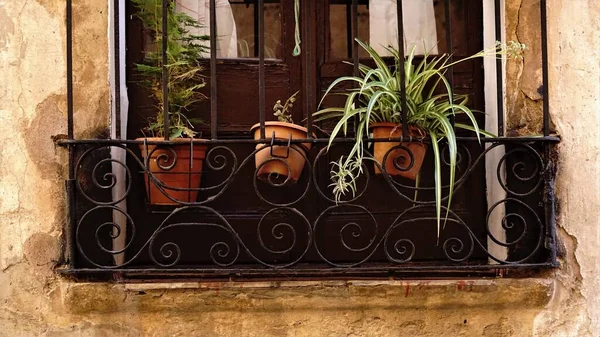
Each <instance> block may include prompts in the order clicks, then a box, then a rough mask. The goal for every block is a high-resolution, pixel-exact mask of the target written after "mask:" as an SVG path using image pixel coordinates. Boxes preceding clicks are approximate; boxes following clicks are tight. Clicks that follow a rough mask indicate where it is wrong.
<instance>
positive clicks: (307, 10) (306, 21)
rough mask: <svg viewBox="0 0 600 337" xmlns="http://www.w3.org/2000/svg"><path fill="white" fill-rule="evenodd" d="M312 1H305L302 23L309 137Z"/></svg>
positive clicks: (309, 133) (310, 115)
mask: <svg viewBox="0 0 600 337" xmlns="http://www.w3.org/2000/svg"><path fill="white" fill-rule="evenodd" d="M310 4H311V2H310V1H304V7H303V8H302V13H303V15H302V18H303V20H302V24H303V28H304V29H303V33H304V37H303V38H302V40H303V41H304V44H303V45H302V51H303V52H304V81H305V82H304V92H303V93H302V97H303V99H304V108H305V109H306V110H305V111H306V129H307V131H308V138H312V136H313V129H314V125H313V116H312V114H313V112H314V107H313V97H312V96H313V86H312V85H313V67H312V66H311V65H312V64H313V62H312V61H311V60H312V57H313V55H312V43H313V41H312V39H309V37H310V36H311V28H312V27H311V25H310V23H311V22H312V21H311V19H312V18H311V14H312V11H311V6H310Z"/></svg>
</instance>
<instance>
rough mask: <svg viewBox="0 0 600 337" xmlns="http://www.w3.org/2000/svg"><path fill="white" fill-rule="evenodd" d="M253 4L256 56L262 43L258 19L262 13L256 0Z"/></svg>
mask: <svg viewBox="0 0 600 337" xmlns="http://www.w3.org/2000/svg"><path fill="white" fill-rule="evenodd" d="M253 6H254V55H253V57H256V56H258V53H259V52H258V45H259V44H260V41H259V37H258V36H259V35H260V33H259V32H258V31H259V28H258V25H259V22H258V20H257V18H258V17H259V16H260V14H259V9H258V7H257V4H256V0H254V5H253ZM248 52H250V51H248ZM248 56H250V55H248Z"/></svg>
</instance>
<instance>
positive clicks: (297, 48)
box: [292, 0, 301, 56]
mask: <svg viewBox="0 0 600 337" xmlns="http://www.w3.org/2000/svg"><path fill="white" fill-rule="evenodd" d="M294 15H295V18H296V32H295V33H294V39H295V40H296V46H295V47H294V52H293V53H292V55H293V56H298V55H300V51H301V49H300V0H296V3H295V4H294Z"/></svg>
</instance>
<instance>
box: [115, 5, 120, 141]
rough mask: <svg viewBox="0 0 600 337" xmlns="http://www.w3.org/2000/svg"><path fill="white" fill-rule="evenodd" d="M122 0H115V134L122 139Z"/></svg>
mask: <svg viewBox="0 0 600 337" xmlns="http://www.w3.org/2000/svg"><path fill="white" fill-rule="evenodd" d="M119 2H120V0H115V1H114V5H113V7H114V25H115V27H114V33H115V34H114V39H115V40H114V48H115V53H114V58H115V63H114V65H115V69H114V71H115V134H116V139H121V24H120V21H121V18H120V7H119V6H120V4H119Z"/></svg>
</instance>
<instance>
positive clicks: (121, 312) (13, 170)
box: [0, 0, 600, 336]
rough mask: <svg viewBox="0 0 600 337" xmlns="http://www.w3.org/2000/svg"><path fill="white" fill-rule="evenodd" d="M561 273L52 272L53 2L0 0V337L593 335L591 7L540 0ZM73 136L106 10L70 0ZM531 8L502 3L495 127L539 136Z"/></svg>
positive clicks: (81, 128) (60, 67) (58, 127)
mask: <svg viewBox="0 0 600 337" xmlns="http://www.w3.org/2000/svg"><path fill="white" fill-rule="evenodd" d="M548 2H549V13H548V14H549V21H550V30H549V38H550V63H551V66H550V83H551V86H550V95H551V97H550V105H551V109H552V120H553V124H554V127H555V129H556V132H557V133H559V134H560V135H561V137H562V142H561V144H560V145H559V146H558V148H557V151H558V156H559V165H558V177H557V197H558V211H559V213H558V214H559V218H558V221H559V235H560V242H561V247H562V252H563V254H562V256H561V262H562V267H561V268H560V269H559V270H556V271H554V272H550V273H547V274H545V275H540V278H538V279H523V280H507V279H498V280H488V281H482V280H480V281H443V282H442V281H440V282H419V281H412V282H323V283H321V282H316V283H310V282H308V283H307V282H289V283H253V284H230V283H225V284H220V283H219V284H210V285H207V284H198V283H186V284H157V285H139V284H138V285H136V284H130V285H114V284H87V283H75V282H72V281H69V280H66V279H61V278H59V277H58V276H57V275H56V274H55V273H54V272H53V267H54V266H55V265H56V264H57V263H58V262H59V260H60V258H61V249H62V248H61V232H62V228H63V224H64V221H65V201H64V192H63V181H64V172H65V164H66V156H65V151H64V150H63V149H60V148H55V147H54V146H53V145H52V141H51V139H50V137H51V136H52V135H56V134H61V133H65V132H66V104H65V92H66V89H65V88H66V84H65V76H64V73H65V62H66V61H65V50H64V42H65V41H64V40H65V36H64V24H63V21H64V20H63V15H64V1H63V0H37V1H35V0H30V1H24V0H23V1H3V2H0V67H1V68H0V70H1V72H2V74H3V79H4V80H3V81H2V82H0V97H1V98H2V99H1V100H0V327H1V328H0V336H72V335H77V336H142V335H155V336H167V335H168V336H170V335H178V336H217V335H220V336H246V335H248V336H281V335H290V336H440V335H447V336H531V335H534V336H598V335H600V321H599V316H600V303H599V302H600V300H598V299H597V296H596V292H597V289H600V264H599V262H598V261H599V260H600V250H599V249H598V248H597V247H598V242H600V226H599V225H600V207H598V205H600V158H599V155H598V154H599V152H600V136H598V134H596V133H597V132H599V131H600V61H599V60H600V3H599V2H598V1H596V0H549V1H548ZM75 3H76V4H75V7H74V10H75V12H74V26H75V28H76V34H75V42H76V46H75V48H74V50H75V56H76V64H75V69H76V74H77V76H76V86H75V87H76V94H75V101H76V103H77V104H76V106H77V109H76V122H77V127H76V133H77V134H78V135H79V136H94V135H97V134H99V133H102V132H103V131H102V130H104V129H105V128H106V125H107V119H108V106H109V104H108V103H109V101H108V85H107V83H108V75H107V73H108V69H107V67H108V61H107V58H108V56H107V55H108V52H107V43H108V42H107V36H106V35H107V4H106V3H107V1H105V0H95V1H91V0H88V1H76V2H75ZM537 3H538V2H537V1H535V0H510V1H509V0H507V36H508V38H509V39H518V40H520V41H522V42H525V43H526V44H528V46H529V47H530V49H529V51H528V52H527V53H526V55H525V59H524V61H523V63H522V64H520V65H516V66H510V67H509V69H508V72H509V78H508V82H507V94H508V98H509V104H508V109H509V127H510V128H511V130H513V131H514V132H516V133H538V132H539V125H540V124H539V123H540V120H539V118H538V117H536V116H539V111H540V102H541V101H540V99H541V96H540V94H539V91H538V89H539V86H540V85H541V79H540V76H541V73H540V72H539V61H536V60H535V59H536V56H537V55H539V47H536V46H535V41H536V40H537V35H538V34H539V31H538V30H537V29H536V28H534V25H535V24H537V22H538V21H537V20H536V19H534V18H535V17H536V15H537V14H536V12H535V9H536V8H537Z"/></svg>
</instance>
